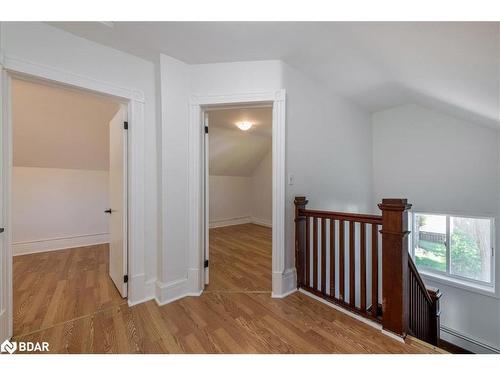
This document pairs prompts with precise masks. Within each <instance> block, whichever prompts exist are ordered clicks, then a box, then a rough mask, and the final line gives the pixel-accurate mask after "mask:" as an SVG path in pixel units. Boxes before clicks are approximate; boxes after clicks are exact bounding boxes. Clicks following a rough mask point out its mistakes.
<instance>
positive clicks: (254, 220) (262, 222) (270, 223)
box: [250, 216, 273, 228]
mask: <svg viewBox="0 0 500 375" xmlns="http://www.w3.org/2000/svg"><path fill="white" fill-rule="evenodd" d="M250 222H251V223H252V224H257V225H262V226H263V227H268V228H272V227H273V221H272V220H267V219H259V218H257V217H253V216H252V217H251V218H250Z"/></svg>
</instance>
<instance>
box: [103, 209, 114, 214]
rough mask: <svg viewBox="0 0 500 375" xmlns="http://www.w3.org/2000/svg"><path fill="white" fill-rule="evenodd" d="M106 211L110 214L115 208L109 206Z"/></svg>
mask: <svg viewBox="0 0 500 375" xmlns="http://www.w3.org/2000/svg"><path fill="white" fill-rule="evenodd" d="M104 212H105V213H107V214H110V213H111V212H113V210H112V209H111V208H108V209H107V210H104Z"/></svg>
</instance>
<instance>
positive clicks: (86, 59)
mask: <svg viewBox="0 0 500 375" xmlns="http://www.w3.org/2000/svg"><path fill="white" fill-rule="evenodd" d="M1 27H2V32H1V41H0V47H1V49H2V51H3V52H4V54H5V55H6V56H10V57H16V58H19V59H22V60H24V61H28V62H32V63H36V64H40V65H43V66H46V67H50V68H52V69H55V70H59V71H63V72H69V73H72V74H77V75H79V76H83V77H87V78H90V79H94V80H98V81H104V82H108V83H110V84H112V85H114V86H118V87H124V88H129V89H137V90H141V91H142V92H143V93H144V96H145V106H144V108H145V112H144V115H145V128H144V129H138V128H135V129H134V128H133V124H132V128H131V129H130V131H131V132H133V134H134V137H135V139H136V140H138V143H137V144H142V143H143V142H142V141H143V140H144V144H145V148H144V149H142V148H138V149H136V150H135V151H136V152H144V157H145V163H144V165H143V166H141V173H143V179H142V180H143V181H144V184H141V185H138V186H135V187H134V188H135V189H136V190H135V191H136V192H137V194H138V196H140V197H141V199H142V197H144V205H141V206H140V207H138V208H137V210H138V211H137V215H136V217H135V218H133V220H144V228H145V230H144V233H143V234H142V233H141V236H139V238H134V239H133V240H134V241H135V242H140V243H142V244H143V246H141V249H140V251H142V249H144V250H143V254H139V256H138V257H137V259H135V262H134V268H133V269H131V274H130V275H129V277H130V278H131V279H133V280H135V282H134V283H133V285H135V287H136V288H135V290H132V291H131V292H130V298H131V302H137V301H139V300H142V299H148V298H152V297H153V293H154V280H155V278H156V263H157V262H156V255H157V234H156V231H157V211H156V210H157V207H158V199H157V178H156V176H157V168H156V165H157V158H156V126H155V124H156V123H155V122H156V117H155V116H156V112H155V95H156V93H155V79H156V77H155V66H154V64H153V63H152V62H149V61H145V60H143V59H140V58H137V57H135V56H132V55H129V54H127V53H123V52H120V51H117V50H114V49H112V48H109V47H105V46H103V45H100V44H97V43H94V42H91V41H88V40H86V39H83V38H80V37H77V36H75V35H72V34H70V33H67V32H64V31H61V30H59V29H56V28H54V27H51V26H49V25H47V24H44V23H39V22H23V23H18V22H13V23H11V22H2V23H1ZM142 210H143V211H142Z"/></svg>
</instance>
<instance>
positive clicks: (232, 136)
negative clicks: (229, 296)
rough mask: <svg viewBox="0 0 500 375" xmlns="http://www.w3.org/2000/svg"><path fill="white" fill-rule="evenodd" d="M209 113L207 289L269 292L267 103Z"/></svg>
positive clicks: (269, 114) (269, 131)
mask: <svg viewBox="0 0 500 375" xmlns="http://www.w3.org/2000/svg"><path fill="white" fill-rule="evenodd" d="M206 116H207V117H208V129H209V130H208V150H209V151H208V156H209V160H208V168H209V183H208V189H209V223H208V224H209V228H210V230H209V245H210V248H209V262H210V263H209V267H210V278H209V279H210V282H209V287H208V288H207V290H212V291H214V290H215V291H221V290H225V291H238V290H240V291H241V290H250V291H255V292H257V291H258V292H267V293H271V258H272V229H271V228H272V108H271V107H270V106H264V107H259V106H256V107H250V108H248V107H247V108H229V109H228V108H219V109H210V110H208V111H207V112H206Z"/></svg>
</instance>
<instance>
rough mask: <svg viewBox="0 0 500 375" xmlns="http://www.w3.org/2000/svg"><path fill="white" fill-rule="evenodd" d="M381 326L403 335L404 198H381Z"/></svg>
mask: <svg viewBox="0 0 500 375" xmlns="http://www.w3.org/2000/svg"><path fill="white" fill-rule="evenodd" d="M378 207H379V208H380V209H381V210H382V230H381V231H380V233H382V326H383V328H384V329H385V330H387V331H390V332H392V333H394V334H396V335H398V336H401V337H405V336H406V332H407V326H408V289H407V283H408V238H407V236H408V234H409V233H410V232H409V231H408V214H407V211H408V210H409V209H410V208H411V204H408V202H407V200H406V199H382V203H380V204H379V205H378Z"/></svg>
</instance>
